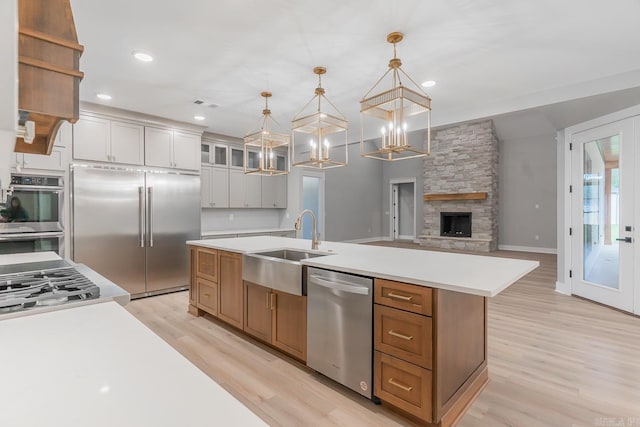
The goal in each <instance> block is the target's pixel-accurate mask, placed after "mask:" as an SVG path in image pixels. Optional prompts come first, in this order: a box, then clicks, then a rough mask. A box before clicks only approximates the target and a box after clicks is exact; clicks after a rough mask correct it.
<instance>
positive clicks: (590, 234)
mask: <svg viewBox="0 0 640 427" xmlns="http://www.w3.org/2000/svg"><path fill="white" fill-rule="evenodd" d="M572 143H573V150H572V174H573V178H572V180H573V188H574V193H573V200H572V215H573V219H572V223H573V227H572V230H573V234H574V235H573V245H572V271H573V272H574V276H573V278H572V293H574V294H576V295H579V296H583V297H585V298H589V299H592V300H594V301H597V302H600V303H603V304H606V305H610V306H613V307H616V308H619V309H622V310H626V311H633V297H634V262H633V259H634V249H633V244H634V242H633V231H634V224H633V222H634V221H633V220H634V199H635V191H636V189H635V183H634V165H633V163H634V160H635V155H634V150H635V147H634V145H635V134H634V126H633V119H627V120H622V121H619V122H615V123H611V124H608V125H604V126H600V127H597V128H593V129H590V130H587V131H584V132H580V133H576V134H574V135H573V136H572ZM576 190H577V191H576Z"/></svg>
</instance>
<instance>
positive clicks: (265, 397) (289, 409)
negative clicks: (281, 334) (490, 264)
mask: <svg viewBox="0 0 640 427" xmlns="http://www.w3.org/2000/svg"><path fill="white" fill-rule="evenodd" d="M383 244H386V245H391V244H390V243H383ZM393 245H394V246H403V247H412V248H419V247H418V246H416V245H413V244H393ZM491 255H493V256H503V257H510V258H525V259H535V260H538V261H540V264H541V266H540V267H539V268H538V269H537V270H535V271H534V272H532V273H530V274H529V275H527V276H526V277H524V278H523V279H521V280H520V281H518V282H517V283H516V284H515V285H513V286H511V287H510V288H509V289H507V290H506V291H505V292H503V293H502V294H500V295H499V296H497V297H496V298H493V299H491V300H490V303H489V377H490V382H489V385H488V386H487V388H486V389H485V390H484V391H483V392H482V393H481V394H480V396H479V397H478V399H477V400H476V401H475V403H474V404H473V405H472V406H471V408H470V409H469V410H468V412H467V413H466V415H465V416H464V417H463V418H462V419H461V421H460V423H459V424H458V425H459V427H480V426H482V427H500V426H513V427H537V426H540V427H543V426H544V427H550V426H558V427H560V426H591V427H599V426H624V427H629V426H640V319H639V318H636V317H633V316H629V315H626V314H623V313H620V312H618V311H615V310H612V309H609V308H606V307H603V306H600V305H597V304H594V303H591V302H589V301H585V300H582V299H578V298H574V297H568V296H565V295H561V294H558V293H556V292H555V291H554V284H555V280H556V257H555V256H554V255H544V254H529V253H518V252H505V251H499V252H496V253H493V254H491ZM187 304H188V296H187V293H185V292H179V293H174V294H169V295H163V296H157V297H151V298H146V299H141V300H136V301H133V302H132V303H130V304H129V305H128V306H127V308H128V310H129V311H130V312H131V313H132V314H134V315H135V316H136V317H137V318H138V319H140V320H141V321H142V322H143V323H145V324H146V325H147V326H148V327H149V328H151V329H152V330H153V331H154V332H156V333H157V334H158V335H160V336H161V337H162V338H163V339H165V340H166V341H167V342H168V343H169V344H170V345H172V346H173V347H174V348H175V349H176V350H178V351H179V352H180V353H182V354H183V355H184V356H185V357H187V358H188V359H189V360H191V361H192V362H193V363H194V364H195V365H197V366H198V367H199V368H200V369H202V370H203V371H204V372H205V373H206V374H207V375H209V376H210V377H211V378H213V379H214V380H216V381H217V382H218V383H220V384H221V385H222V386H223V387H224V388H225V389H226V390H228V391H229V392H230V393H231V394H232V395H234V396H235V397H236V398H238V399H239V400H240V401H241V402H243V403H244V404H245V405H246V406H247V407H249V408H250V409H251V410H252V411H254V412H255V413H256V414H257V415H258V416H260V417H261V418H262V419H264V420H265V421H266V422H267V423H268V424H269V425H273V426H287V427H288V426H407V425H410V424H409V423H408V422H407V421H405V420H404V419H402V418H400V417H398V416H397V415H395V414H394V413H393V412H390V411H388V410H387V409H385V408H382V407H380V406H376V405H374V404H373V403H372V402H370V401H368V400H366V399H364V398H361V397H360V396H359V395H357V394H356V393H353V392H351V391H349V390H346V389H344V388H342V387H341V386H339V385H337V384H335V383H333V382H332V381H330V380H328V379H326V378H324V377H322V376H320V375H318V374H315V373H313V372H312V371H310V370H308V369H307V368H306V367H305V366H303V365H301V364H299V363H297V362H295V361H293V360H292V359H288V358H286V357H283V356H280V355H278V354H277V353H276V352H275V351H273V350H271V349H269V348H268V347H266V346H263V345H262V344H259V343H258V342H256V341H253V340H252V339H250V338H246V337H244V336H239V335H236V334H235V333H234V332H233V330H232V328H230V327H227V326H225V325H223V324H222V323H220V322H218V321H216V320H212V319H211V318H209V317H200V318H196V317H193V316H191V315H189V314H187V312H186V310H187ZM213 420H215V414H212V421H213ZM203 425H206V420H203Z"/></svg>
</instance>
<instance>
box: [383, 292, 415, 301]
mask: <svg viewBox="0 0 640 427" xmlns="http://www.w3.org/2000/svg"><path fill="white" fill-rule="evenodd" d="M387 296H388V297H389V298H395V299H400V300H402V301H411V300H412V299H413V297H408V296H406V295H400V294H395V293H393V292H389V293H388V294H387Z"/></svg>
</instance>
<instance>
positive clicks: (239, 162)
mask: <svg viewBox="0 0 640 427" xmlns="http://www.w3.org/2000/svg"><path fill="white" fill-rule="evenodd" d="M230 148H231V154H230V155H229V157H230V159H229V167H232V168H239V169H244V151H243V150H242V148H239V147H237V148H236V147H230Z"/></svg>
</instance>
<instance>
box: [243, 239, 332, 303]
mask: <svg viewBox="0 0 640 427" xmlns="http://www.w3.org/2000/svg"><path fill="white" fill-rule="evenodd" d="M326 255H331V254H330V253H321V252H308V251H301V250H295V249H279V250H276V251H266V252H254V253H250V254H244V255H243V257H242V280H246V281H247V282H251V283H255V284H257V285H261V286H265V287H267V288H272V289H276V290H278V291H282V292H287V293H290V294H294V295H303V290H304V287H303V278H304V268H305V267H304V266H303V265H302V264H301V263H300V261H301V260H303V259H309V258H316V257H321V256H326Z"/></svg>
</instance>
